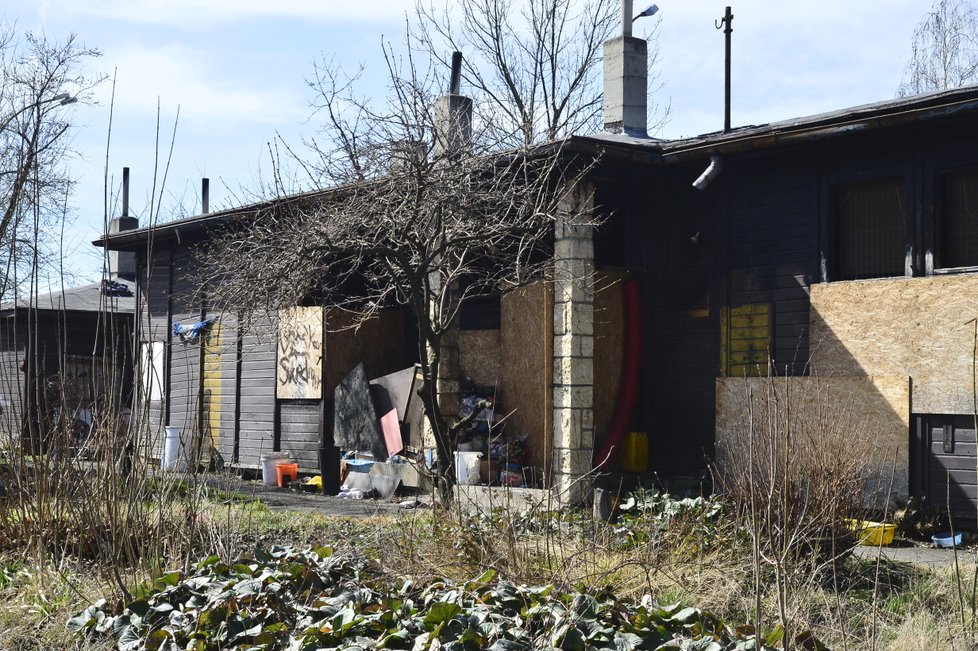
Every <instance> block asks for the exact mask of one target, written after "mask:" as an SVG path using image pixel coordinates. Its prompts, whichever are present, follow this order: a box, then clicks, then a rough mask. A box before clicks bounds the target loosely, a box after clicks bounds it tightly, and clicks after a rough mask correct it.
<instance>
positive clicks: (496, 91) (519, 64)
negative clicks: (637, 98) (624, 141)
mask: <svg viewBox="0 0 978 651" xmlns="http://www.w3.org/2000/svg"><path fill="white" fill-rule="evenodd" d="M656 21H658V18H657V19H656ZM620 24H621V3H620V2H619V0H471V1H469V2H460V3H447V4H446V3H442V2H438V3H436V2H435V0H418V2H417V5H416V8H415V20H414V23H413V24H412V30H413V36H414V37H415V38H416V39H417V42H418V43H419V44H420V47H421V49H422V50H423V51H424V52H426V53H431V54H432V56H434V57H435V58H436V59H437V60H438V61H439V63H441V64H442V65H444V66H445V67H447V65H448V62H447V60H446V59H445V58H444V57H443V55H442V53H444V54H446V55H447V53H449V52H452V51H455V50H457V51H461V52H465V54H466V57H467V58H468V59H469V61H470V62H472V65H471V66H470V67H468V68H467V69H466V71H465V75H464V78H465V81H466V82H467V84H468V85H469V86H471V87H472V88H474V89H475V92H474V97H475V99H476V100H477V105H479V106H481V107H482V108H483V109H484V110H485V111H487V113H488V115H486V116H483V120H484V121H487V124H490V125H491V124H493V123H492V122H488V120H490V119H491V120H494V121H495V124H496V125H498V126H499V127H500V130H499V131H498V132H497V133H496V136H497V138H501V137H502V136H505V137H506V139H507V141H508V142H510V144H532V143H535V142H540V141H546V140H553V139H555V138H560V137H563V136H567V135H572V134H574V133H579V132H581V131H596V130H598V129H599V128H600V117H601V95H602V91H601V84H600V65H601V61H602V44H603V43H604V41H606V40H607V39H608V38H609V37H611V36H612V35H613V34H614V33H615V31H616V30H617V29H618V27H619V25H620ZM655 25H656V27H657V26H658V22H656V23H655ZM656 31H657V30H656V29H653V30H652V33H651V36H650V37H649V40H650V41H654V38H655V33H656ZM649 52H650V54H649V66H650V71H651V74H650V77H649V78H650V80H653V84H654V79H655V72H654V64H655V61H656V58H657V50H656V48H655V45H654V42H653V43H651V44H650V48H649ZM650 109H651V110H652V111H656V107H655V105H654V104H650ZM666 113H667V111H666V110H662V111H661V112H660V115H659V116H658V118H657V120H658V122H659V124H661V123H662V121H664V120H665V116H666V115H665V114H666ZM650 124H652V122H650Z"/></svg>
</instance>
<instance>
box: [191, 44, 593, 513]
mask: <svg viewBox="0 0 978 651" xmlns="http://www.w3.org/2000/svg"><path fill="white" fill-rule="evenodd" d="M387 60H388V64H389V69H390V73H391V80H392V83H391V99H390V102H389V103H388V104H387V105H386V106H385V107H384V108H383V109H376V108H373V107H372V106H371V105H370V104H369V103H368V102H363V101H360V100H358V99H356V98H355V96H354V94H353V93H352V92H350V91H351V86H350V85H349V84H348V83H347V82H346V81H340V78H339V77H338V76H337V75H335V74H333V73H332V72H329V71H326V70H320V74H319V75H317V78H318V79H319V80H320V82H321V84H320V85H319V86H318V90H319V91H320V92H321V93H322V95H321V97H320V99H321V100H322V106H323V107H324V109H323V110H324V115H325V116H326V124H327V127H326V128H325V129H324V137H323V138H322V139H321V140H319V141H317V143H316V145H317V148H316V149H315V151H314V155H313V156H312V157H311V158H310V159H308V160H303V161H302V165H303V166H305V167H306V169H307V171H308V172H309V173H310V175H312V176H313V177H315V178H319V179H332V180H335V181H341V182H342V183H340V184H339V185H336V186H334V187H333V188H331V189H328V190H319V191H313V192H309V193H305V194H298V195H291V196H282V197H281V198H280V199H278V200H276V201H273V202H271V203H270V204H267V205H265V206H264V207H262V208H261V209H260V210H258V211H257V212H256V213H255V214H254V215H252V216H251V217H250V218H249V219H247V220H245V221H243V222H242V223H240V224H238V225H237V226H236V227H235V228H233V229H232V230H230V231H229V232H227V233H224V234H221V235H220V236H218V237H214V238H212V239H211V243H210V244H208V245H206V246H205V248H204V250H203V251H202V254H203V259H204V260H205V261H206V262H207V266H208V271H207V274H208V278H209V284H210V285H211V286H212V287H213V289H212V290H211V291H212V294H211V297H212V300H213V299H214V297H215V294H216V295H217V298H218V300H219V301H220V302H222V303H224V304H226V305H230V306H234V308H235V309H237V310H244V311H255V310H264V309H272V310H274V309H278V308H283V307H288V306H293V305H300V304H318V305H322V306H324V307H326V308H328V309H332V310H333V311H336V310H343V311H346V312H348V313H349V314H351V315H352V316H353V321H354V325H355V324H358V323H362V322H363V321H365V320H366V319H369V318H371V317H373V316H375V315H377V314H378V312H379V311H380V310H382V309H384V308H390V307H396V306H401V307H402V308H403V309H406V310H408V311H409V312H410V313H411V314H413V316H414V318H415V319H416V321H417V325H418V342H417V343H418V358H419V360H420V366H421V374H422V376H423V387H422V389H421V391H420V396H421V399H422V402H423V404H424V407H425V412H426V417H427V420H428V423H429V425H430V427H431V430H432V432H433V434H434V438H435V446H436V450H437V455H438V460H439V463H438V471H437V472H438V482H439V486H440V488H441V491H442V496H443V498H445V499H448V496H449V494H450V492H449V491H450V488H451V486H452V485H453V483H454V478H455V471H454V466H453V459H454V455H453V451H454V448H455V444H456V438H457V435H458V433H459V432H460V430H461V428H462V427H463V425H464V424H465V423H464V420H459V421H456V422H451V419H450V418H448V417H446V415H445V413H444V411H443V405H442V404H441V403H440V401H439V395H438V386H437V385H438V382H437V380H438V378H439V369H440V368H441V365H442V364H443V363H444V360H443V345H444V343H445V338H446V336H447V333H449V332H450V330H451V329H452V327H453V325H454V324H455V321H456V318H457V316H458V314H459V310H460V308H461V307H462V306H463V305H464V304H465V303H466V302H467V301H469V300H470V299H472V298H474V297H479V296H487V295H492V294H499V293H501V292H504V291H507V290H511V289H514V288H517V287H520V286H524V285H526V284H527V283H528V282H531V281H533V280H536V279H539V278H541V277H543V276H544V275H545V274H546V272H547V270H548V269H549V268H550V267H551V261H552V259H553V257H552V256H553V245H552V244H553V233H554V227H555V225H556V224H557V222H558V220H559V219H561V218H568V219H575V220H576V222H577V223H578V224H579V225H582V226H584V225H588V224H590V223H591V222H590V220H591V215H590V214H589V213H584V212H580V211H579V210H577V209H576V208H575V206H577V205H581V204H582V203H586V202H578V203H577V204H575V203H574V202H573V201H572V195H573V194H574V193H575V192H579V189H578V188H576V186H575V184H576V181H577V180H578V179H579V178H580V175H581V174H583V173H585V172H586V171H587V169H588V162H587V161H573V160H569V158H568V157H567V156H565V155H563V153H562V152H561V151H560V148H559V146H548V147H538V148H536V149H530V148H526V147H523V148H518V149H511V150H507V151H500V149H499V147H498V142H489V141H488V140H487V139H486V138H485V137H474V138H467V137H465V132H466V130H467V129H468V128H469V127H470V126H471V123H470V122H469V120H468V118H467V117H466V116H465V114H464V112H458V113H450V116H451V119H449V120H448V121H445V114H444V113H439V112H438V111H437V110H434V109H433V107H434V106H435V97H434V93H432V92H431V90H430V85H429V84H428V82H427V80H420V79H419V78H418V75H416V74H415V69H414V67H413V66H412V65H411V62H408V63H407V65H406V67H405V69H406V73H405V74H401V72H400V71H399V70H397V69H396V68H395V66H394V64H393V63H392V58H391V57H390V56H389V55H388V59H387Z"/></svg>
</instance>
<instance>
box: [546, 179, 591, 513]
mask: <svg viewBox="0 0 978 651" xmlns="http://www.w3.org/2000/svg"><path fill="white" fill-rule="evenodd" d="M592 206H593V191H592V187H591V185H590V184H589V183H585V182H583V181H582V182H579V183H578V185H577V187H576V188H575V189H574V191H573V192H572V193H570V194H569V196H568V197H567V199H566V200H565V202H564V205H563V206H562V207H561V212H560V214H559V215H558V220H557V224H556V226H555V233H554V236H555V237H554V333H553V336H554V353H553V355H554V359H553V362H554V365H553V368H554V377H553V471H554V472H553V476H554V486H553V488H554V491H555V493H556V495H557V498H558V500H559V501H560V502H561V503H565V504H566V503H574V502H578V501H580V500H581V499H583V498H584V497H586V496H587V495H589V494H590V485H589V482H588V481H587V475H588V473H589V472H590V471H591V457H592V454H593V451H594V412H593V396H594V333H593V322H594V285H593V283H594V278H593V277H594V229H593V227H592V226H591V223H590V221H591V209H592Z"/></svg>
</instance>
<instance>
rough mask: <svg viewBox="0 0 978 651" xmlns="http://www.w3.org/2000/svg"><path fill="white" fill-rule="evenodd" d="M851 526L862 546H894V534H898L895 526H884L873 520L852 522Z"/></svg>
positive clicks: (850, 522)
mask: <svg viewBox="0 0 978 651" xmlns="http://www.w3.org/2000/svg"><path fill="white" fill-rule="evenodd" d="M849 526H850V527H851V528H852V529H853V531H855V532H856V538H857V539H858V540H859V544H860V545H867V546H870V547H879V546H880V545H890V544H893V534H894V533H896V525H895V524H884V523H882V522H873V521H872V520H850V521H849Z"/></svg>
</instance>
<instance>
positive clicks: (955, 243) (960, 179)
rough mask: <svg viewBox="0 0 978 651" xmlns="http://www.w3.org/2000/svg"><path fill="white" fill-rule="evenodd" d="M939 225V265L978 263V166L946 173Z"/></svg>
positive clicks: (953, 265) (972, 264) (965, 265)
mask: <svg viewBox="0 0 978 651" xmlns="http://www.w3.org/2000/svg"><path fill="white" fill-rule="evenodd" d="M941 182H942V188H941V189H942V197H941V199H942V200H941V204H940V211H939V213H938V215H939V219H940V221H939V223H938V227H937V232H938V237H939V238H940V246H939V248H938V251H939V257H938V261H937V266H938V267H944V268H953V267H976V266H978V168H975V169H968V170H963V171H957V172H951V173H949V174H945V175H944V176H943V178H942V179H941Z"/></svg>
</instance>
